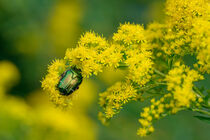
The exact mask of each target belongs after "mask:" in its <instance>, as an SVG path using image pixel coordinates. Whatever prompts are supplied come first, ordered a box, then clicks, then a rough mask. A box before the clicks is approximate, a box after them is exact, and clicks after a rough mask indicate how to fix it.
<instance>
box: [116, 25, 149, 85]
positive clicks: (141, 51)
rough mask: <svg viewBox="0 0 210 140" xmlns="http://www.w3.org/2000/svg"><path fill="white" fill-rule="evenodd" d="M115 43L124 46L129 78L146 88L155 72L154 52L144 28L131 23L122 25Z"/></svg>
mask: <svg viewBox="0 0 210 140" xmlns="http://www.w3.org/2000/svg"><path fill="white" fill-rule="evenodd" d="M113 41H114V42H116V43H118V44H121V45H123V46H124V54H125V56H126V58H125V61H124V62H125V64H126V65H127V66H128V70H129V73H128V75H127V78H128V79H129V80H132V81H133V82H135V83H137V84H138V85H140V86H144V85H145V84H146V83H147V82H148V81H149V80H150V78H151V75H150V74H151V73H152V72H153V71H152V65H153V62H152V60H151V57H152V52H151V47H150V46H149V45H148V43H147V40H146V37H145V31H144V27H143V26H141V25H138V24H137V25H135V24H130V23H127V24H123V25H120V27H119V29H118V31H117V33H115V34H114V36H113Z"/></svg>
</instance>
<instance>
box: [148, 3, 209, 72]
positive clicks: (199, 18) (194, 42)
mask: <svg viewBox="0 0 210 140" xmlns="http://www.w3.org/2000/svg"><path fill="white" fill-rule="evenodd" d="M166 15H167V20H166V21H165V23H162V24H160V23H152V24H149V26H148V28H147V30H146V36H147V39H148V41H149V43H150V44H151V46H152V47H153V48H155V49H157V50H159V51H163V52H164V53H166V54H167V55H169V56H171V55H178V56H184V55H189V54H190V55H195V56H196V58H197V60H198V62H197V63H196V64H195V67H196V68H197V69H198V70H199V71H201V72H207V73H210V71H209V67H210V64H209V63H210V58H209V52H210V51H209V48H210V47H209V44H210V43H209V42H210V41H209V40H210V39H209V34H210V33H209V31H210V30H209V27H210V26H209V25H210V20H209V18H210V6H209V1H208V0H192V1H191V0H167V3H166ZM159 51H157V52H159ZM155 55H156V54H155Z"/></svg>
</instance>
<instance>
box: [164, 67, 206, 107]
mask: <svg viewBox="0 0 210 140" xmlns="http://www.w3.org/2000/svg"><path fill="white" fill-rule="evenodd" d="M202 79H203V76H201V75H200V74H198V72H197V71H195V70H190V68H189V67H187V66H185V65H180V63H176V64H175V67H174V68H173V69H172V70H170V71H169V73H168V75H167V76H166V82H167V89H168V91H170V92H171V93H172V94H173V97H174V100H175V101H176V102H177V106H178V107H190V103H191V102H192V101H195V100H196V94H195V92H194V91H193V82H195V81H198V80H202Z"/></svg>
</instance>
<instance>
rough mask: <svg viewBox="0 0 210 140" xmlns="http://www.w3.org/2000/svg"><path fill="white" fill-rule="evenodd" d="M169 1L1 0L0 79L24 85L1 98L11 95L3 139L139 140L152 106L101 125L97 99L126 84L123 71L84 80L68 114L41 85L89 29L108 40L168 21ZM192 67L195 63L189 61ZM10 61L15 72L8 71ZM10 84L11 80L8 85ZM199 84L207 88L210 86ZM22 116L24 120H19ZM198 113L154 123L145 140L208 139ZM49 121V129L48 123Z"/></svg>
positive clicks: (1, 115) (0, 120)
mask: <svg viewBox="0 0 210 140" xmlns="http://www.w3.org/2000/svg"><path fill="white" fill-rule="evenodd" d="M164 2H165V0H0V69H4V68H5V67H7V68H5V69H6V70H5V71H4V70H2V71H1V70H0V72H1V73H0V76H4V75H5V73H6V72H8V73H9V72H10V73H17V74H16V75H15V74H13V75H12V74H11V75H10V79H18V80H16V82H15V84H13V86H11V87H9V88H7V90H5V91H3V92H4V93H2V94H4V96H5V97H4V98H3V99H1V100H0V102H1V103H0V105H1V106H0V140H16V139H18V140H19V139H20V140H22V139H46V140H47V139H82V138H84V139H85V138H86V139H98V140H136V139H140V138H139V137H138V136H137V135H136V131H137V129H138V127H139V123H138V118H139V112H140V111H141V108H142V107H144V106H146V105H147V103H138V102H133V103H130V104H128V105H126V106H125V107H124V109H123V110H122V112H121V113H120V114H119V115H117V116H116V117H115V118H114V119H113V120H112V121H111V124H110V125H109V126H103V125H102V124H101V123H100V122H99V121H98V120H97V113H98V111H99V110H100V108H99V105H97V102H98V101H97V96H98V94H97V93H99V92H101V91H104V90H105V89H106V88H107V87H109V86H110V85H112V84H113V83H115V82H116V81H118V80H120V79H121V78H123V75H124V73H123V72H122V71H117V72H114V71H112V70H106V71H105V72H104V73H102V74H100V75H99V77H92V78H91V79H90V80H87V81H85V82H84V84H83V87H82V88H81V92H82V93H83V94H82V95H81V97H78V101H79V102H81V103H79V104H78V105H77V107H76V109H75V111H73V112H70V113H69V114H65V113H63V112H59V111H57V110H56V109H54V108H53V107H51V105H50V103H49V102H48V99H47V97H45V96H44V93H42V91H41V88H40V87H41V83H40V81H41V80H42V77H44V75H45V74H46V70H47V66H48V65H49V64H50V62H51V61H52V60H53V59H55V58H62V57H63V56H64V54H65V50H66V49H67V48H70V47H76V44H77V41H78V39H79V37H80V36H81V35H82V34H83V33H84V32H85V31H90V30H91V31H95V32H96V33H99V34H100V35H103V36H104V37H106V38H110V37H111V36H112V34H113V33H114V32H116V31H117V27H118V26H119V24H120V23H125V22H131V23H133V22H134V23H138V24H144V25H145V26H146V24H147V23H149V22H152V21H159V22H162V21H163V20H164ZM5 60H7V61H5ZM8 61H9V62H8ZM187 61H189V63H190V61H191V60H188V59H187ZM1 62H2V63H1ZM5 63H8V65H10V66H11V67H10V66H5V65H4V64H5ZM6 65H7V64H6ZM1 66H2V67H1ZM14 69H17V70H14ZM17 75H18V76H17ZM17 77H18V78H17ZM0 79H1V77H0ZM9 84H12V82H11V81H8V82H7V83H6V85H9ZM200 84H201V85H207V86H208V85H209V84H210V83H209V82H202V83H200ZM4 86H5V85H4ZM26 108H27V109H26ZM24 113H25V115H24ZM16 114H20V118H21V119H19V118H18V117H17V116H18V115H16ZM28 114H30V115H28ZM37 114H38V115H37ZM46 114H48V115H46ZM55 114H57V115H55ZM194 115H196V114H195V113H192V112H190V111H189V112H188V111H186V112H179V113H178V114H176V115H174V116H169V117H166V118H164V119H162V120H160V121H158V122H156V124H155V128H156V131H155V132H154V133H153V134H152V135H150V136H148V137H146V138H143V139H147V140H153V139H154V140H159V139H160V140H169V139H170V140H207V139H209V138H210V133H209V131H210V125H208V124H206V123H203V122H201V121H200V120H198V119H196V118H194V117H193V116H194ZM65 116H67V117H65ZM78 116H81V118H80V117H78ZM30 118H31V119H30ZM37 118H39V119H37ZM52 118H53V119H52ZM25 120H27V121H25ZM46 120H48V121H47V122H48V123H45V121H46ZM81 120H82V121H81ZM56 124H61V125H56ZM72 124H74V125H72ZM69 126H70V127H69ZM82 126H83V127H82ZM66 129H68V130H69V131H73V130H74V129H78V132H76V131H75V134H74V136H75V137H72V135H70V136H69V135H68V134H66V133H69V131H66ZM76 134H77V135H76Z"/></svg>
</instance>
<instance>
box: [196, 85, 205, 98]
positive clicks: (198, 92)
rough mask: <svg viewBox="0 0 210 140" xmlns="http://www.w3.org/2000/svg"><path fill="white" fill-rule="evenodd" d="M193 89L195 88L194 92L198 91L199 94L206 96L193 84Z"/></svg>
mask: <svg viewBox="0 0 210 140" xmlns="http://www.w3.org/2000/svg"><path fill="white" fill-rule="evenodd" d="M193 89H194V92H196V93H197V94H198V95H200V96H201V97H203V98H204V95H203V94H202V93H201V92H200V90H199V89H198V88H197V87H196V86H193Z"/></svg>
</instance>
